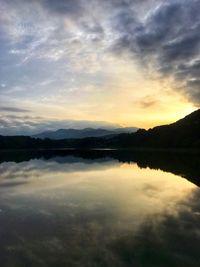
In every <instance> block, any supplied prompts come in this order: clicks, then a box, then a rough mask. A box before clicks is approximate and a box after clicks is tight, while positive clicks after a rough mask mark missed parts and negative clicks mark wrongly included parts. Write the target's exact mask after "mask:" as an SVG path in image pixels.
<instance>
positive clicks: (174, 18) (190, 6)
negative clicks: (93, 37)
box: [113, 0, 200, 104]
mask: <svg viewBox="0 0 200 267" xmlns="http://www.w3.org/2000/svg"><path fill="white" fill-rule="evenodd" d="M199 10H200V1H199V0H192V1H184V0H182V1H181V0H180V1H161V2H160V4H158V5H157V6H155V7H154V8H153V9H152V10H150V11H149V13H148V14H147V16H146V18H144V19H143V20H141V19H140V18H139V17H137V16H136V15H135V14H134V12H132V11H131V10H129V11H128V10H127V11H126V12H123V13H119V14H118V15H117V17H115V21H117V24H116V25H117V27H115V29H116V28H118V29H119V30H120V31H121V33H120V37H119V38H118V39H117V41H116V42H115V44H114V47H113V49H114V51H115V52H120V53H121V52H124V51H125V52H128V53H131V54H133V56H134V57H136V58H137V59H138V60H139V61H142V62H143V63H146V65H148V64H149V62H150V63H151V64H152V65H153V66H154V69H156V70H157V71H159V72H160V73H161V74H162V75H164V76H166V75H167V76H169V75H171V76H173V77H174V78H175V79H176V80H179V79H180V77H181V78H182V80H181V82H182V86H181V87H178V88H179V90H181V91H182V92H183V93H184V94H185V95H186V96H187V97H188V98H189V99H190V100H192V101H193V102H194V103H197V104H199V103H200V93H198V92H199V91H200V87H199V84H198V83H197V82H190V80H191V79H193V80H195V79H198V77H199V75H200V69H199V65H200V64H199V52H200V16H199ZM185 62H188V64H186V63H185ZM181 74H182V76H181ZM185 74H186V75H185ZM179 81H180V80H179Z"/></svg>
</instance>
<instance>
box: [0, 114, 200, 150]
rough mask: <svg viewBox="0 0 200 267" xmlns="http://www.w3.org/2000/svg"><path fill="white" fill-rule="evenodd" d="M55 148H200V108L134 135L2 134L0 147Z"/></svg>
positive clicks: (141, 130)
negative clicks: (48, 136)
mask: <svg viewBox="0 0 200 267" xmlns="http://www.w3.org/2000/svg"><path fill="white" fill-rule="evenodd" d="M56 148H82V149H88V148H164V149H166V148H200V110H197V111H195V112H193V113H192V114H190V115H188V116H187V117H185V118H184V119H182V120H179V121H178V122H176V123H173V124H170V125H164V126H158V127H155V128H153V129H149V130H147V131H146V130H144V129H140V130H138V131H137V132H136V133H131V134H119V135H115V136H107V137H90V138H83V139H63V140H51V139H44V140H42V139H36V138H31V137H27V136H0V149H56Z"/></svg>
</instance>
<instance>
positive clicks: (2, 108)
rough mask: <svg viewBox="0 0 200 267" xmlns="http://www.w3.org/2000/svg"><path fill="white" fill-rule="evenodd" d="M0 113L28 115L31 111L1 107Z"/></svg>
mask: <svg viewBox="0 0 200 267" xmlns="http://www.w3.org/2000/svg"><path fill="white" fill-rule="evenodd" d="M0 112H14V113H27V112H30V110H27V109H22V108H15V107H0Z"/></svg>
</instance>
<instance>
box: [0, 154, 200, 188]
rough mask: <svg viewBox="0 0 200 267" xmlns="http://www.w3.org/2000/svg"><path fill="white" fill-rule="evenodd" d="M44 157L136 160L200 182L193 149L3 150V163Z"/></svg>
mask: <svg viewBox="0 0 200 267" xmlns="http://www.w3.org/2000/svg"><path fill="white" fill-rule="evenodd" d="M32 159H42V160H45V161H52V162H56V163H58V164H66V163H68V164H69V163H83V164H85V165H91V164H94V163H108V162H110V161H113V160H115V161H118V162H124V163H137V165H138V166H139V167H140V168H147V167H149V168H151V169H160V170H163V171H166V172H171V173H173V174H175V175H180V176H182V177H184V178H186V179H188V180H189V181H191V182H192V183H194V184H196V185H198V186H199V185H200V154H199V153H192V152H169V151H168V152H166V151H162V152H161V151H160V152H158V151H156V152H155V151H127V150H120V151H119V150H51V151H20V152H19V151H16V152H2V153H1V154H0V163H3V162H16V163H19V162H24V161H30V160H32Z"/></svg>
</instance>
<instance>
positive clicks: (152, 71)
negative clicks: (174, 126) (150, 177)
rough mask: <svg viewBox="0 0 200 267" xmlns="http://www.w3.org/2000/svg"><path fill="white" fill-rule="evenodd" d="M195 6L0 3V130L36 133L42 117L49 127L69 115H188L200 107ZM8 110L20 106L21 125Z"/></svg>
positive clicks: (149, 121) (135, 118)
mask: <svg viewBox="0 0 200 267" xmlns="http://www.w3.org/2000/svg"><path fill="white" fill-rule="evenodd" d="M199 8H200V0H190V1H188V0H187V1H186V0H174V1H169V0H147V1H141V0H140V1H139V0H88V1H86V0H58V1H53V0H35V1H33V0H32V1H26V0H12V1H11V0H0V58H1V64H0V101H1V103H2V104H1V105H2V107H1V108H0V109H1V112H3V115H2V116H3V119H4V120H9V122H10V123H7V124H5V123H4V124H2V125H1V132H0V133H6V132H7V130H8V132H9V131H10V130H12V131H11V132H12V133H14V132H15V130H16V132H17V133H19V132H20V127H21V126H22V125H24V124H25V125H26V127H28V130H29V132H31V131H32V130H33V128H32V127H34V131H35V130H36V131H37V127H38V126H37V125H40V123H41V120H42V121H45V122H46V123H48V122H49V123H52V122H53V123H52V125H51V129H52V128H57V126H58V125H57V121H59V122H60V124H59V125H61V126H60V127H61V128H62V127H64V126H65V125H66V124H65V122H66V120H78V121H85V120H86V121H103V122H108V123H114V124H117V125H119V124H121V125H125V126H138V127H152V126H154V125H157V124H160V123H170V122H172V121H174V120H176V119H178V118H180V117H182V116H184V115H186V114H188V113H190V112H191V111H193V110H194V109H195V108H196V107H198V106H199V103H200V90H199V85H200V80H199V70H200V68H199V67H200V58H199V48H200V16H199ZM10 107H11V108H13V113H15V112H17V110H21V111H23V110H24V113H23V112H20V113H21V116H23V118H25V120H23V123H22V124H20V122H19V123H18V124H17V125H16V124H15V125H14V124H13V125H12V120H11V117H10V116H11V114H10V113H11V109H10ZM2 109H3V110H2ZM6 109H7V110H6ZM27 110H30V112H29V114H27ZM6 111H7V113H6ZM18 114H19V112H18ZM27 115H29V116H28V117H27ZM38 117H39V118H42V119H38ZM1 119H2V118H1ZM31 123H32V124H33V125H34V126H33V125H32V126H31ZM13 127H15V128H13ZM39 129H40V128H38V130H39Z"/></svg>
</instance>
